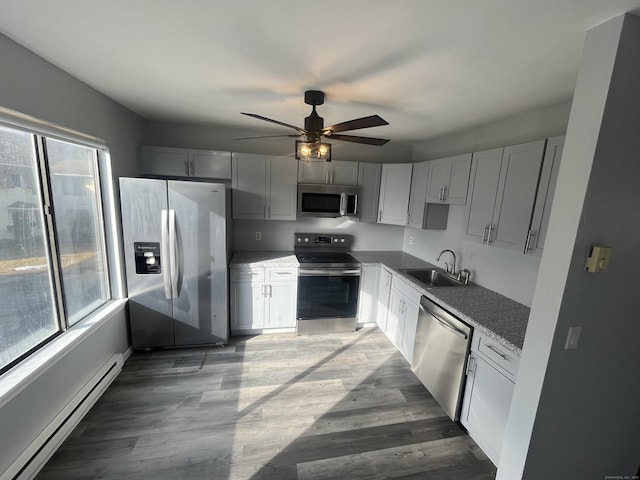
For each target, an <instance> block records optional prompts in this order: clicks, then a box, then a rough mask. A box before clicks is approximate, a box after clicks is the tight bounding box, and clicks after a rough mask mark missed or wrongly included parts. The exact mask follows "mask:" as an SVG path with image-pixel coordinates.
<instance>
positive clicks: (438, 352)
mask: <svg viewBox="0 0 640 480" xmlns="http://www.w3.org/2000/svg"><path fill="white" fill-rule="evenodd" d="M472 330H473V329H472V328H471V327H470V326H469V325H467V324H466V323H464V322H462V321H461V320H459V319H458V318H456V317H454V316H453V315H451V314H450V313H449V312H447V311H446V310H444V309H442V308H441V307H440V306H438V305H437V304H435V303H434V302H432V301H431V300H429V299H428V298H427V297H422V299H421V301H420V315H419V316H418V327H417V329H416V340H415V344H414V347H413V358H412V362H411V369H412V370H413V371H414V372H415V374H416V375H417V377H418V378H419V379H420V381H421V382H422V384H423V385H424V386H425V387H426V388H427V390H429V393H431V395H432V396H433V398H435V399H436V401H437V402H438V403H439V404H440V406H441V407H442V408H443V409H444V411H445V412H446V414H447V415H448V416H449V417H450V418H451V420H453V421H458V420H459V418H460V404H461V402H462V387H463V382H464V374H465V367H466V363H467V356H468V354H469V345H470V342H471V332H472Z"/></svg>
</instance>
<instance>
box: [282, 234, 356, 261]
mask: <svg viewBox="0 0 640 480" xmlns="http://www.w3.org/2000/svg"><path fill="white" fill-rule="evenodd" d="M294 244H295V246H294V252H295V254H296V258H297V259H298V262H299V263H300V265H301V266H303V267H346V268H359V267H360V262H359V261H358V260H356V259H355V258H353V257H352V256H351V255H349V254H348V253H347V250H348V248H349V246H350V244H351V238H350V237H349V236H348V235H327V234H310V233H296V234H295V238H294Z"/></svg>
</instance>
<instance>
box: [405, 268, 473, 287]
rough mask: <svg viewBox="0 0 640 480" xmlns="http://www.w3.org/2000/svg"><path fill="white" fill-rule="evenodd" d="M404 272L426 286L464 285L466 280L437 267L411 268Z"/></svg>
mask: <svg viewBox="0 0 640 480" xmlns="http://www.w3.org/2000/svg"><path fill="white" fill-rule="evenodd" d="M403 272H404V273H406V274H407V275H409V276H410V277H411V278H413V279H414V280H417V281H418V282H420V283H422V284H423V285H424V286H426V287H463V286H464V285H465V283H464V282H460V281H458V280H456V279H455V278H453V277H451V276H449V275H448V274H446V273H445V272H444V270H440V269H437V268H420V269H409V270H403Z"/></svg>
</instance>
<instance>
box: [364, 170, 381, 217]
mask: <svg viewBox="0 0 640 480" xmlns="http://www.w3.org/2000/svg"><path fill="white" fill-rule="evenodd" d="M381 174H382V164H381V163H361V164H360V166H359V167H358V219H359V220H360V221H361V222H372V223H376V222H377V221H378V201H379V198H380V176H381Z"/></svg>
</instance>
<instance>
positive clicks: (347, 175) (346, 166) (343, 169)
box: [329, 161, 358, 185]
mask: <svg viewBox="0 0 640 480" xmlns="http://www.w3.org/2000/svg"><path fill="white" fill-rule="evenodd" d="M330 164H331V166H330V169H331V171H330V173H329V183H332V184H333V185H357V184H358V162H341V161H333V162H330Z"/></svg>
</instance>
